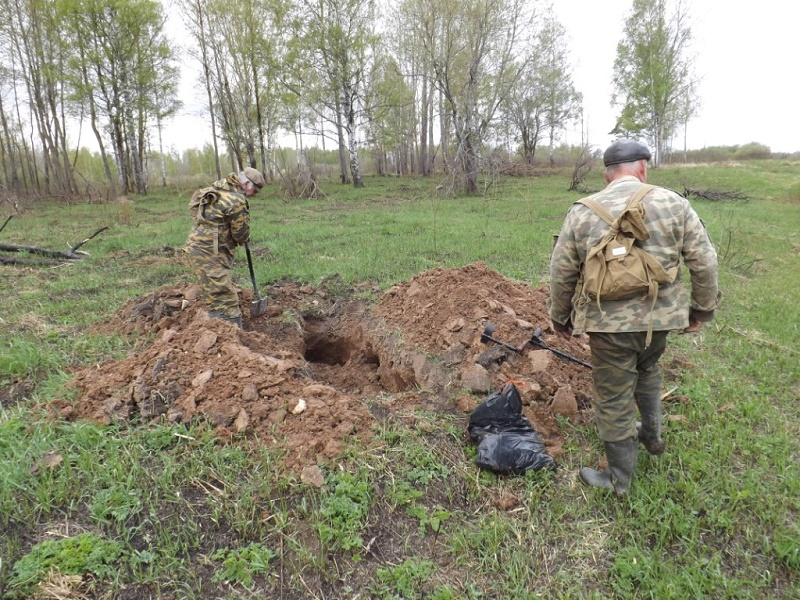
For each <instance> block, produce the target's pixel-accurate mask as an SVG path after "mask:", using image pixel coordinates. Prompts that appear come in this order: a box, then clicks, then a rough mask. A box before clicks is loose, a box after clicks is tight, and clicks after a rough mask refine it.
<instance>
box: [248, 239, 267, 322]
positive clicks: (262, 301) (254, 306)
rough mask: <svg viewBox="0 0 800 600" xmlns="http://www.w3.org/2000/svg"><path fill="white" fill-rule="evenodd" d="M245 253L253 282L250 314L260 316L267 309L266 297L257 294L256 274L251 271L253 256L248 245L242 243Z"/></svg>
mask: <svg viewBox="0 0 800 600" xmlns="http://www.w3.org/2000/svg"><path fill="white" fill-rule="evenodd" d="M244 251H245V254H247V268H248V269H250V281H252V282H253V296H254V297H255V298H256V300H253V301H252V302H251V303H250V316H251V317H260V316H261V315H263V314H264V313H265V312H266V310H267V299H266V298H262V297H261V296H259V295H258V287H257V286H256V274H255V273H254V272H253V258H252V257H251V256H250V246H249V245H248V244H245V245H244Z"/></svg>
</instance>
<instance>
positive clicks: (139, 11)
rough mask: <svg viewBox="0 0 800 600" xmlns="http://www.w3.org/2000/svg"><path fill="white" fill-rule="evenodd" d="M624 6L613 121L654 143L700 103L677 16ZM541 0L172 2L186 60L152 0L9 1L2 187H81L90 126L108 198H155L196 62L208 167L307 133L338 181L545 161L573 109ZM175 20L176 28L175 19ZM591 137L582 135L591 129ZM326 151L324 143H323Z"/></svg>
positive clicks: (466, 178)
mask: <svg viewBox="0 0 800 600" xmlns="http://www.w3.org/2000/svg"><path fill="white" fill-rule="evenodd" d="M677 1H678V4H677V5H676V6H670V5H668V3H667V0H633V6H632V9H631V12H630V14H629V16H628V20H627V21H626V27H625V31H624V34H623V38H622V40H621V41H620V43H619V46H618V50H617V60H616V62H615V64H614V65H613V78H614V79H613V81H614V86H615V97H614V98H612V99H611V100H612V101H613V102H614V103H615V104H616V105H617V106H618V108H619V109H620V118H619V120H618V125H617V128H616V132H617V133H619V134H620V135H626V136H634V137H645V138H647V139H648V140H649V141H650V142H651V143H654V144H655V146H656V147H657V149H658V151H657V152H656V158H657V157H658V156H661V155H662V154H663V151H664V150H665V149H666V147H667V145H668V144H669V143H671V140H672V138H673V136H674V135H675V133H676V131H677V130H678V128H679V126H680V125H681V124H682V123H683V124H685V123H687V122H688V120H689V119H690V118H691V116H692V114H693V110H694V106H695V104H696V99H695V98H694V96H693V74H692V72H691V57H690V56H688V51H687V49H688V43H689V40H690V39H691V32H690V30H689V28H688V26H687V24H686V21H687V19H686V12H685V10H684V9H683V7H682V6H681V4H680V0H677ZM547 2H548V0H394V1H393V2H390V3H386V2H382V3H376V1H375V0H241V1H240V2H235V3H230V2H223V1H222V0H177V4H176V7H177V10H178V12H179V14H180V18H181V20H182V25H183V30H184V33H185V35H186V37H188V39H189V40H190V43H189V45H188V49H187V52H188V55H189V56H188V59H187V58H186V57H184V56H181V52H180V50H179V48H178V46H177V44H176V43H175V42H174V40H173V39H171V38H170V36H169V35H168V28H167V21H166V19H165V17H164V7H163V6H161V5H160V4H159V2H157V1H156V0H0V16H2V19H0V163H1V165H0V167H2V169H1V170H0V185H2V186H3V188H4V189H6V190H10V191H12V192H15V193H28V194H40V195H48V196H65V197H69V196H74V195H76V194H78V193H80V191H81V190H82V186H83V185H84V184H85V174H83V173H81V171H80V169H79V168H78V165H79V161H78V158H79V156H80V154H81V152H80V151H79V150H78V149H77V148H79V146H80V142H81V140H80V139H77V140H74V139H70V138H69V135H68V133H69V132H70V131H74V130H76V129H77V128H76V127H74V125H75V124H76V123H77V124H80V131H88V134H87V135H90V136H92V138H93V141H94V142H95V145H96V146H97V147H98V148H99V154H100V158H101V162H102V165H103V173H104V180H105V186H106V187H105V190H106V193H107V195H108V197H109V198H111V199H113V198H116V197H117V195H119V194H128V193H135V194H146V193H147V188H148V185H150V182H149V181H148V179H149V175H148V173H150V172H151V171H152V168H148V167H152V165H151V162H152V161H153V160H158V161H160V170H161V179H162V183H165V179H166V165H165V163H164V152H163V147H162V142H161V134H162V131H163V128H164V126H165V124H166V123H168V122H169V120H170V118H171V117H173V116H174V115H175V114H176V113H177V111H179V110H180V108H181V102H180V99H179V98H178V93H177V92H178V83H179V77H180V73H181V70H182V69H196V70H197V71H198V73H199V81H200V82H201V85H202V89H203V92H204V97H205V103H206V111H207V116H206V118H207V119H208V121H209V124H210V126H211V133H212V136H211V140H210V142H211V143H212V144H213V155H214V162H215V165H214V169H215V171H216V173H217V176H220V177H221V176H222V175H223V174H224V173H225V172H227V171H228V170H230V169H229V168H228V167H230V168H232V169H238V168H242V167H244V166H252V167H255V168H258V169H260V170H262V172H264V173H265V174H266V175H267V176H268V177H270V178H273V177H275V176H276V175H277V173H276V171H277V170H279V169H281V168H283V167H281V166H280V165H279V162H278V161H276V160H275V153H276V151H277V148H276V140H278V139H279V138H281V137H282V136H286V135H287V134H288V135H292V136H294V139H295V149H296V150H297V153H296V155H297V168H298V169H303V168H306V169H308V168H310V167H311V165H310V164H308V161H307V153H306V152H305V149H306V148H307V147H308V145H309V140H313V141H314V143H317V141H318V140H319V141H321V143H322V146H323V147H322V150H323V152H325V151H326V150H327V149H330V150H335V151H336V153H337V156H338V162H339V164H338V174H339V180H340V181H341V183H343V184H352V185H355V186H361V185H363V179H362V169H361V161H362V158H363V156H362V154H363V153H364V152H369V153H370V154H371V157H370V158H371V161H370V162H371V163H372V164H374V166H375V169H376V170H377V172H378V173H379V174H382V173H389V172H394V173H400V174H418V175H421V176H428V175H430V174H431V173H432V171H433V169H434V165H437V168H440V170H441V171H442V172H444V173H446V174H447V177H448V181H449V185H450V187H451V189H452V190H453V191H454V192H474V191H476V190H477V188H478V176H479V172H480V170H481V168H482V165H483V163H484V162H485V161H486V157H487V156H488V155H489V153H490V152H491V150H492V148H496V147H503V148H505V149H506V150H509V149H510V150H511V151H512V153H516V154H517V156H518V157H519V160H520V161H521V162H522V163H523V164H528V165H533V163H534V159H535V158H536V157H537V152H540V151H541V150H542V149H543V148H546V149H547V150H548V154H549V157H550V160H551V161H552V160H553V158H552V157H553V152H554V148H555V147H556V145H557V143H558V141H559V139H560V137H561V135H562V134H563V132H564V131H565V129H566V128H567V127H568V126H569V125H570V124H572V123H575V122H576V121H578V120H579V119H580V118H581V114H582V96H581V93H580V92H579V91H578V90H576V88H575V86H574V83H573V81H572V75H571V70H572V67H571V64H570V59H569V52H568V39H567V36H566V31H565V29H564V27H563V26H562V25H561V23H559V21H558V20H557V18H556V17H555V14H554V11H553V8H552V5H550V4H548V3H547ZM173 27H174V25H173ZM582 143H584V144H588V140H583V141H582ZM327 145H329V148H326V146H327Z"/></svg>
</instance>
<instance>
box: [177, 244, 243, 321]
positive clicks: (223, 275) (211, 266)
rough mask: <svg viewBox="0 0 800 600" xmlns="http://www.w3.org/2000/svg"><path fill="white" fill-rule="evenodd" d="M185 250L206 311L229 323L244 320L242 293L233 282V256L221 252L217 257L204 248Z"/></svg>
mask: <svg viewBox="0 0 800 600" xmlns="http://www.w3.org/2000/svg"><path fill="white" fill-rule="evenodd" d="M185 250H186V252H187V258H188V261H189V266H190V267H191V269H192V273H194V276H195V278H196V279H197V281H198V283H199V284H200V293H201V295H202V298H203V302H204V304H205V306H206V309H207V310H208V311H209V312H213V313H216V314H215V316H219V317H221V318H223V319H226V320H232V319H236V318H238V317H241V316H242V309H241V308H240V307H239V293H238V292H237V290H236V286H235V285H234V284H233V279H231V269H232V268H233V256H231V255H230V254H228V253H227V252H224V251H222V250H220V252H218V253H216V254H215V253H214V250H213V248H205V247H202V246H188V247H186V248H185Z"/></svg>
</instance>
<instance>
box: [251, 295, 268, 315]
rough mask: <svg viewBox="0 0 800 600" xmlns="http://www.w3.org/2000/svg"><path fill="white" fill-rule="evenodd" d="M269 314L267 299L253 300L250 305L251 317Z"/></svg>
mask: <svg viewBox="0 0 800 600" xmlns="http://www.w3.org/2000/svg"><path fill="white" fill-rule="evenodd" d="M265 312H267V299H266V298H261V299H260V300H253V301H252V302H251V303H250V316H251V317H260V316H261V315H263V314H264V313H265Z"/></svg>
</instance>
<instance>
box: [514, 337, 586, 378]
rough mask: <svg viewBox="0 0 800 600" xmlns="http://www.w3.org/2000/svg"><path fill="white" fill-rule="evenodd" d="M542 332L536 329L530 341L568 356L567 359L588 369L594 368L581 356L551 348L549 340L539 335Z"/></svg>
mask: <svg viewBox="0 0 800 600" xmlns="http://www.w3.org/2000/svg"><path fill="white" fill-rule="evenodd" d="M541 334H542V330H541V329H537V330H536V331H534V332H533V336H532V337H531V339H530V340H529V343H531V344H534V345H535V346H539V348H542V349H544V350H549V351H550V352H552V353H553V354H555V355H556V356H560V357H561V358H566V359H567V360H571V361H572V362H575V363H578V364H579V365H583V366H584V367H586V368H587V369H591V368H592V365H590V364H589V363H587V362H586V361H584V360H581V359H580V358H577V357H575V356H572V355H571V354H567V353H566V352H562V351H561V350H556V349H555V348H551V347H550V346H548V345H547V342H545V341H544V340H543V339H542V338H540V337H539V336H540V335H541Z"/></svg>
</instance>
